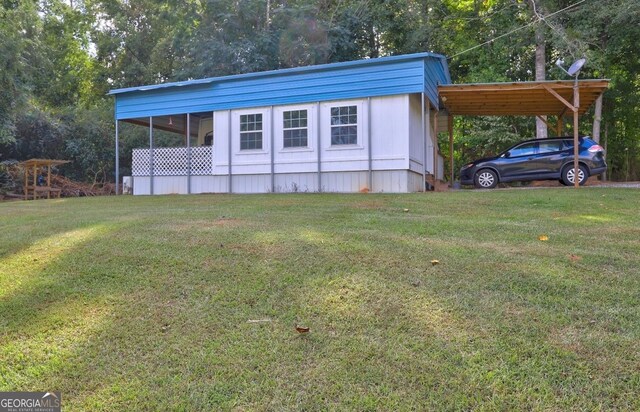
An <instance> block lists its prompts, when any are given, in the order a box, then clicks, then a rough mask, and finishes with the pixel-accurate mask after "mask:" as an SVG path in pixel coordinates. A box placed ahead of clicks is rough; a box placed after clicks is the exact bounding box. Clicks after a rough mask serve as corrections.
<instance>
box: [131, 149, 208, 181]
mask: <svg viewBox="0 0 640 412" xmlns="http://www.w3.org/2000/svg"><path fill="white" fill-rule="evenodd" d="M131 173H132V175H133V176H149V149H133V159H132V162H131ZM212 173H213V146H196V147H192V148H191V174H192V175H210V174H212ZM188 174H189V159H188V156H187V148H186V147H161V148H157V149H153V175H154V176H186V175H188Z"/></svg>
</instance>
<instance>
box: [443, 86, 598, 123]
mask: <svg viewBox="0 0 640 412" xmlns="http://www.w3.org/2000/svg"><path fill="white" fill-rule="evenodd" d="M573 86H574V81H573V80H559V81H555V80H550V81H537V82H518V83H471V84H448V85H441V86H438V93H439V94H440V98H441V99H442V103H443V104H444V106H445V108H446V109H447V112H449V114H450V115H465V116H548V115H554V116H563V115H564V113H565V112H567V111H572V110H571V108H570V107H569V106H571V105H572V102H573ZM608 86H609V80H579V81H578V87H579V94H580V107H579V109H578V114H584V113H585V112H586V111H587V110H588V109H589V107H591V105H592V104H593V102H594V101H595V100H596V99H597V98H598V96H600V95H601V94H602V92H603V91H605V90H606V89H607V87H608ZM562 100H564V102H563V101H562Z"/></svg>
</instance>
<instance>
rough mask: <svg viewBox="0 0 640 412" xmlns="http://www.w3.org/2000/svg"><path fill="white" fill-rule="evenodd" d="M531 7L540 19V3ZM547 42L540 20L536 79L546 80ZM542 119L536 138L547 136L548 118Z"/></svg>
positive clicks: (532, 0)
mask: <svg viewBox="0 0 640 412" xmlns="http://www.w3.org/2000/svg"><path fill="white" fill-rule="evenodd" d="M531 8H532V9H533V14H534V19H538V20H539V19H540V16H541V14H542V10H541V9H540V3H539V2H537V1H536V0H531ZM545 65H546V43H545V35H544V24H543V23H542V21H538V25H537V26H536V81H539V80H546V72H545ZM541 117H542V119H544V120H542V119H538V118H537V117H536V139H544V138H546V137H547V124H546V123H545V121H546V120H547V117H546V116H541Z"/></svg>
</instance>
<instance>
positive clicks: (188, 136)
mask: <svg viewBox="0 0 640 412" xmlns="http://www.w3.org/2000/svg"><path fill="white" fill-rule="evenodd" d="M185 129H186V131H187V194H189V195H190V194H191V115H190V114H189V113H187V126H186V127H185Z"/></svg>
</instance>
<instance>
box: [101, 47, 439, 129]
mask: <svg viewBox="0 0 640 412" xmlns="http://www.w3.org/2000/svg"><path fill="white" fill-rule="evenodd" d="M450 83H451V78H450V76H449V69H448V66H447V61H446V58H445V57H444V56H442V55H439V54H433V53H417V54H409V55H401V56H391V57H381V58H377V59H367V60H358V61H351V62H342V63H331V64H323V65H317V66H307V67H296V68H292V69H283V70H274V71H266V72H257V73H248V74H239V75H233V76H224V77H212V78H208V79H199V80H189V81H184V82H175V83H164V84H158V85H150V86H140V87H130V88H126V89H114V90H111V91H110V92H109V94H111V95H115V96H116V118H117V119H122V120H123V119H134V118H141V117H149V116H162V115H170V114H182V113H197V112H206V111H216V110H228V109H239V108H247V107H258V106H270V105H283V104H295V103H309V102H317V101H328V100H339V99H350V98H362V97H374V96H386V95H394V94H405V93H422V92H424V93H425V94H426V95H427V96H428V98H429V100H430V101H431V102H432V103H433V105H435V106H437V105H438V90H437V86H438V85H439V84H450Z"/></svg>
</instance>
